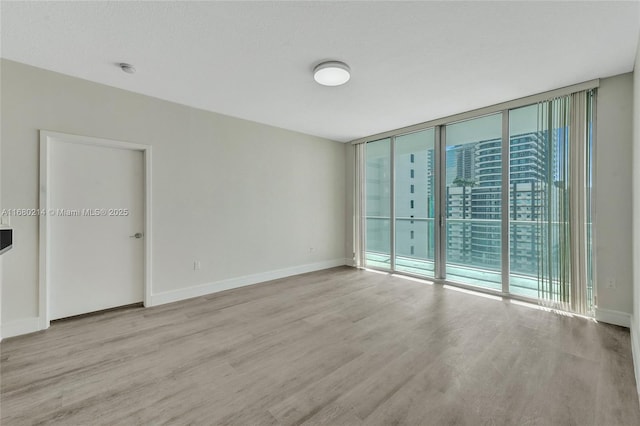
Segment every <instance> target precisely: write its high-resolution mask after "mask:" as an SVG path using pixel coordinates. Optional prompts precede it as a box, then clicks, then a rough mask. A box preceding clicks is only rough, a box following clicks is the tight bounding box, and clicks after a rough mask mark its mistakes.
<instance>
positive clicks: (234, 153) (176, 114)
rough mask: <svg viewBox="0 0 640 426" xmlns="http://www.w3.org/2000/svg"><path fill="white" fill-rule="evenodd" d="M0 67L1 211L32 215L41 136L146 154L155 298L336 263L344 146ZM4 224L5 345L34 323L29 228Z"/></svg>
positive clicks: (23, 221)
mask: <svg viewBox="0 0 640 426" xmlns="http://www.w3.org/2000/svg"><path fill="white" fill-rule="evenodd" d="M1 67H2V72H1V78H2V84H1V90H2V99H1V102H2V105H1V107H2V112H3V114H2V133H1V136H2V159H1V161H2V163H1V166H2V171H1V175H2V191H1V194H2V201H1V204H2V207H4V208H37V207H38V175H39V165H38V152H39V149H38V130H39V129H46V130H52V131H58V132H63V133H71V134H78V135H85V136H95V137H101V138H108V139H116V140H123V141H130V142H135V143H142V144H149V145H152V146H153V206H152V214H153V227H154V235H153V292H154V294H156V295H157V297H154V299H153V300H155V301H167V300H173V299H176V298H180V297H187V296H193V295H196V294H201V293H204V292H207V291H209V290H212V289H218V288H226V287H230V286H234V285H237V284H246V283H250V282H255V281H257V280H260V279H261V278H265V277H266V278H269V277H276V276H283V275H286V274H292V273H296V272H302V271H306V270H312V269H319V268H322V267H328V266H332V265H337V264H343V263H344V258H345V252H344V249H345V246H344V235H345V221H344V212H345V196H346V195H345V147H344V145H343V144H341V143H338V142H333V141H329V140H326V139H321V138H317V137H312V136H308V135H304V134H300V133H295V132H291V131H287V130H283V129H278V128H274V127H270V126H266V125H262V124H258V123H254V122H249V121H245V120H240V119H235V118H231V117H227V116H223V115H219V114H215V113H211V112H206V111H202V110H198V109H194V108H189V107H185V106H182V105H178V104H175V103H170V102H166V101H162V100H159V99H155V98H151V97H148V96H142V95H139V94H135V93H131V92H127V91H123V90H119V89H115V88H111V87H107V86H104V85H100V84H96V83H92V82H88V81H84V80H80V79H77V78H72V77H68V76H64V75H61V74H57V73H53V72H50V71H46V70H42V69H38V68H34V67H30V66H26V65H23V64H19V63H16V62H11V61H7V60H2V62H1ZM134 78H144V77H143V76H142V75H136V76H135V77H134ZM211 96H215V93H212V94H211ZM11 225H12V227H13V228H14V235H15V237H14V249H13V250H12V251H11V252H10V256H5V259H4V271H3V282H2V285H3V288H2V296H3V297H2V324H3V331H7V330H8V328H11V331H9V332H5V333H4V335H5V337H6V336H7V335H10V334H16V332H15V330H24V329H29V328H30V327H29V325H30V324H34V323H35V322H34V319H35V318H37V317H38V314H39V313H38V272H37V271H38V219H37V218H18V217H14V218H12V219H11ZM194 260H199V261H200V262H201V264H202V269H201V270H200V271H194V270H193V261H194ZM210 283H214V284H215V283H218V284H219V283H222V284H223V285H222V286H221V287H220V286H218V287H216V286H215V285H213V286H211V285H209V284H210ZM197 286H200V287H197ZM185 289H186V290H185ZM12 324H13V326H12Z"/></svg>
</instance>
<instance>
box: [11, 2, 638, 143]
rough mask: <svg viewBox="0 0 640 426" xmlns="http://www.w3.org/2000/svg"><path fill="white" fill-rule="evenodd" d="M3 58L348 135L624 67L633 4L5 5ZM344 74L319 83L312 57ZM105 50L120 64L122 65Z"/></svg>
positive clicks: (631, 52) (632, 43)
mask: <svg viewBox="0 0 640 426" xmlns="http://www.w3.org/2000/svg"><path fill="white" fill-rule="evenodd" d="M0 12H1V14H2V18H1V19H2V21H1V23H2V29H1V35H2V42H1V48H2V50H1V52H0V53H1V55H2V57H4V58H7V59H11V60H15V61H18V62H23V63H26V64H30V65H34V66H37V67H41V68H46V69H49V70H53V71H57V72H61V73H64V74H68V75H72V76H76V77H80V78H84V79H87V80H92V81H96V82H100V83H104V84H107V85H110V86H114V87H119V88H122V89H126V90H131V91H134V92H138V93H143V94H146V95H151V96H155V97H158V98H162V99H167V100H170V101H174V102H179V103H182V104H186V105H190V106H194V107H197V108H202V109H206V110H210V111H215V112H219V113H222V114H227V115H231V116H235V117H241V118H245V119H249V120H254V121H257V122H261V123H267V124H270V125H273V126H278V127H283V128H286V129H291V130H296V131H300V132H304V133H308V134H312V135H318V136H323V137H327V138H330V139H335V140H339V141H348V140H352V139H356V138H359V137H363V136H367V135H370V134H374V133H378V132H381V131H385V130H391V129H394V128H398V127H402V126H406V125H410V124H415V123H418V122H422V121H427V120H430V119H434V118H438V117H443V116H447V115H450V114H454V113H458V112H463V111H467V110H471V109H475V108H478V107H483V106H487V105H491V104H494V103H498V102H501V101H505V100H510V99H515V98H519V97H522V96H527V95H530V94H534V93H539V92H542V91H546V90H550V89H554V88H558V87H562V86H566V85H570V84H574V83H578V82H581V81H586V80H590V79H593V78H600V77H607V76H611V75H616V74H620V73H624V72H629V71H631V70H632V69H633V62H634V56H635V52H636V46H637V43H638V32H639V29H640V8H639V3H638V2H637V1H636V2H591V3H583V2H566V3H563V2H415V3H414V2H411V3H409V2H252V3H249V2H246V3H245V2H224V3H223V2H60V3H57V2H42V3H40V2H38V3H36V2H6V1H3V2H2V4H1V10H0ZM327 59H336V60H341V61H344V62H346V63H348V64H349V65H350V66H351V69H352V78H351V81H349V82H348V83H347V84H346V85H344V86H340V87H333V88H332V87H322V86H319V85H318V84H316V83H315V82H314V80H313V77H312V73H311V71H312V69H313V67H314V66H315V65H316V64H317V63H318V62H320V61H322V60H327ZM118 62H129V63H132V64H134V66H135V67H136V68H137V70H138V72H137V73H136V74H135V75H129V74H125V73H123V72H122V71H121V70H120V69H119V68H117V67H116V66H115V64H116V63H118Z"/></svg>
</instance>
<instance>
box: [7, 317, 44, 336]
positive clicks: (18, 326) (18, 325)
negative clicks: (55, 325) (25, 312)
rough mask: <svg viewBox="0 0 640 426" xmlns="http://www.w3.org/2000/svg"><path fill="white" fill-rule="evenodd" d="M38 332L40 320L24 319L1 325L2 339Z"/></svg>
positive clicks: (36, 318)
mask: <svg viewBox="0 0 640 426" xmlns="http://www.w3.org/2000/svg"><path fill="white" fill-rule="evenodd" d="M36 331H40V318H38V317H34V318H25V319H19V320H14V321H9V322H6V323H3V324H2V331H1V332H2V334H0V336H2V339H6V338H8V337H14V336H20V335H21V334H28V333H34V332H36Z"/></svg>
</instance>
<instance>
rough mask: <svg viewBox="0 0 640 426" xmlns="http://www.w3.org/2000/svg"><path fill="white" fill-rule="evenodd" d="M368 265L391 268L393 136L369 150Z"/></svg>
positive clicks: (366, 164)
mask: <svg viewBox="0 0 640 426" xmlns="http://www.w3.org/2000/svg"><path fill="white" fill-rule="evenodd" d="M365 167H366V171H365V173H366V186H365V188H366V213H365V215H366V219H365V220H366V249H365V250H366V252H365V253H366V254H365V256H366V264H367V266H373V267H378V268H383V269H389V268H391V139H382V140H379V141H374V142H369V143H368V144H367V149H366V161H365Z"/></svg>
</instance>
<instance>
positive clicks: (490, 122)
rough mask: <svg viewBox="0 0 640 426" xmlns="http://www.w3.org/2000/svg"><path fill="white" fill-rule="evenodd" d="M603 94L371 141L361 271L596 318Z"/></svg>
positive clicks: (365, 166) (361, 160)
mask: <svg viewBox="0 0 640 426" xmlns="http://www.w3.org/2000/svg"><path fill="white" fill-rule="evenodd" d="M594 96H595V92H594V91H593V90H589V91H581V92H576V93H572V94H570V95H567V96H563V97H557V98H554V99H550V100H546V101H541V102H538V103H536V104H532V105H525V106H522V107H517V108H510V109H505V110H503V111H500V112H497V113H493V114H489V115H483V116H477V117H473V118H470V119H466V120H464V121H456V122H448V123H443V124H442V123H441V124H438V125H436V126H435V127H426V128H424V129H420V130H417V131H415V132H412V133H406V134H398V135H394V136H390V137H387V138H384V139H378V140H374V141H371V142H367V143H366V144H365V146H364V149H359V150H357V151H356V153H357V154H356V164H358V165H359V166H358V170H360V171H364V173H363V175H362V176H361V175H358V176H360V177H359V178H357V182H363V181H364V192H365V194H364V197H361V198H358V200H359V202H358V205H361V204H364V205H365V206H366V207H365V209H364V211H362V213H359V215H358V216H357V217H359V218H361V219H362V220H360V221H358V226H357V229H358V231H357V235H359V236H363V237H358V239H357V241H358V247H364V250H362V249H358V250H357V252H358V254H357V256H356V258H357V259H364V261H363V262H360V261H359V264H361V265H363V266H367V267H373V268H377V269H383V270H388V271H392V272H401V273H405V274H411V275H418V276H423V277H427V278H433V279H435V280H438V281H441V282H449V283H452V284H461V285H465V286H472V287H478V288H481V289H484V290H490V291H496V292H499V293H503V294H511V295H513V296H515V297H520V298H525V299H528V300H538V301H539V302H541V303H544V304H545V305H548V306H553V307H558V308H561V309H566V310H572V311H574V312H578V313H589V312H591V311H592V308H593V284H592V281H593V276H592V263H593V259H592V249H591V245H592V240H591V238H592V234H591V226H592V224H591V218H592V214H591V177H592V167H593V154H592V151H593V116H594V113H593V111H594ZM361 147H362V146H361ZM358 153H359V154H358ZM359 188H360V187H359ZM357 193H358V194H360V195H362V193H363V191H362V189H360V190H358V191H357ZM359 211H361V210H359Z"/></svg>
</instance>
